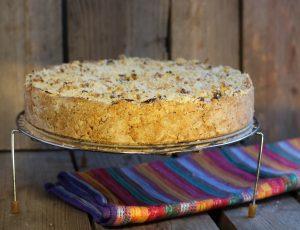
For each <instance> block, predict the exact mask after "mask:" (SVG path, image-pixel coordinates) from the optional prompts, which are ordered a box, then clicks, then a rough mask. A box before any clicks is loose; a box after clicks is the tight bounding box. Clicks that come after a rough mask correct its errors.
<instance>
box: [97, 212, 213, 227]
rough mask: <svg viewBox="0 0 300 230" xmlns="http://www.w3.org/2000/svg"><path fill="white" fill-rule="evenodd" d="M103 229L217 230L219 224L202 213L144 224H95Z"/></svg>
mask: <svg viewBox="0 0 300 230" xmlns="http://www.w3.org/2000/svg"><path fill="white" fill-rule="evenodd" d="M103 229H123V230H168V229H172V230H183V229H184V230H195V229H197V230H217V229H219V228H218V227H217V225H216V224H215V223H214V222H213V220H212V219H211V218H210V216H209V215H207V214H200V215H194V216H187V217H182V218H177V219H172V220H164V221H159V222H156V223H149V224H143V225H135V226H126V227H123V228H120V227H117V228H111V227H110V228H104V227H102V226H100V225H95V230H103Z"/></svg>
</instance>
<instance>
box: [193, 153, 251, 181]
mask: <svg viewBox="0 0 300 230" xmlns="http://www.w3.org/2000/svg"><path fill="white" fill-rule="evenodd" d="M227 150H230V148H228V149H227ZM192 157H194V156H192ZM196 157H197V156H196ZM198 157H201V158H202V156H198ZM204 157H208V158H209V159H211V162H213V164H215V165H216V166H217V168H221V169H223V170H224V171H226V172H228V173H230V174H233V175H234V176H235V177H236V176H237V175H238V177H240V178H242V179H244V180H245V181H247V182H250V183H253V181H254V180H255V175H252V174H250V173H247V172H246V171H243V170H241V169H239V168H237V167H236V166H235V165H234V164H232V163H231V162H229V161H228V160H227V159H226V157H225V156H224V155H223V154H221V153H219V152H218V151H216V150H214V151H209V152H205V156H204ZM200 160H204V159H200ZM208 164H211V163H208Z"/></svg>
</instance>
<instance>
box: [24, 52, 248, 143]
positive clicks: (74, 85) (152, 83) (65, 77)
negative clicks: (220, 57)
mask: <svg viewBox="0 0 300 230" xmlns="http://www.w3.org/2000/svg"><path fill="white" fill-rule="evenodd" d="M253 97H254V88H253V85H252V81H251V79H250V77H249V75H248V74H246V73H241V72H240V71H239V70H236V69H233V68H231V67H228V66H215V67H213V66H211V65H208V64H205V63H200V62H199V61H197V60H185V59H182V58H179V59H176V60H173V61H160V60H153V59H149V58H126V57H124V56H122V57H120V58H119V59H116V60H110V59H109V60H100V61H96V62H79V61H74V62H72V63H68V64H62V65H57V66H53V67H50V68H47V69H42V70H38V71H33V72H32V73H30V74H28V75H27V76H26V82H25V117H26V119H27V121H28V122H30V123H31V124H32V125H34V126H36V127H37V128H40V129H42V130H45V131H48V132H51V133H55V134H58V135H62V136H65V137H71V138H75V139H80V140H86V141H91V142H97V143H102V144H118V145H120V144H121V145H145V144H150V145H151V144H170V143H179V142H187V141H195V140H202V139H208V138H213V137H218V136H221V135H226V134H229V133H232V132H235V131H237V130H240V129H242V128H244V127H246V126H247V125H248V124H249V123H250V122H252V119H253V113H254V99H253Z"/></svg>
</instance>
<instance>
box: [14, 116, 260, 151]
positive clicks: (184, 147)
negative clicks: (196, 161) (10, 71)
mask: <svg viewBox="0 0 300 230" xmlns="http://www.w3.org/2000/svg"><path fill="white" fill-rule="evenodd" d="M16 123H17V127H18V130H19V131H20V132H21V133H23V134H25V135H26V136H28V137H30V138H31V139H34V140H37V141H40V142H42V143H46V144H50V145H53V146H57V147H61V148H66V149H80V150H88V151H97V152H109V153H127V154H163V155H172V154H177V153H187V152H195V151H199V150H202V149H205V148H211V147H218V146H224V145H229V144H233V143H236V142H239V141H241V140H243V139H246V138H248V137H250V136H252V135H253V134H255V133H256V132H257V131H258V129H259V127H260V126H259V123H258V121H257V119H256V118H253V121H252V122H250V123H249V124H248V126H247V127H245V128H243V129H241V130H238V131H236V132H233V133H230V134H227V135H223V136H219V137H215V138H210V139H206V140H197V141H191V142H180V143H174V144H159V145H109V144H101V143H96V142H90V141H83V140H78V139H74V138H70V137H65V136H60V135H57V134H53V133H50V132H47V131H44V130H41V129H39V128H37V127H35V126H34V125H32V124H30V123H29V122H28V121H27V120H26V119H25V116H24V112H21V113H20V114H19V115H18V116H17V121H16Z"/></svg>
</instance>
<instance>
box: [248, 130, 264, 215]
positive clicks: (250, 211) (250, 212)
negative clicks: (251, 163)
mask: <svg viewBox="0 0 300 230" xmlns="http://www.w3.org/2000/svg"><path fill="white" fill-rule="evenodd" d="M256 134H257V135H260V137H261V139H260V150H259V154H258V159H257V169H256V180H255V184H254V190H253V200H252V203H251V204H250V205H249V209H248V217H250V218H253V217H255V215H256V207H257V206H256V203H255V202H256V194H257V186H258V180H259V173H260V163H261V157H262V152H263V145H264V134H263V133H262V132H257V133H256Z"/></svg>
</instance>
